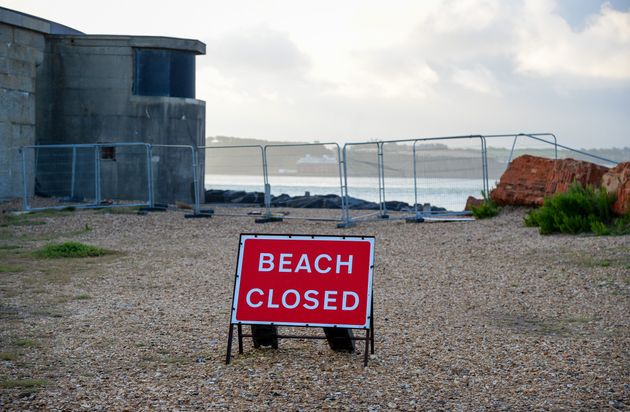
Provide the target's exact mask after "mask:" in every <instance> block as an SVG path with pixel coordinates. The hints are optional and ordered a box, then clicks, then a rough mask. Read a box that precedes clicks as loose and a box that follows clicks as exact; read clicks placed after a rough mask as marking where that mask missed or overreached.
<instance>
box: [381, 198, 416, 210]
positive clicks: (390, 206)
mask: <svg viewBox="0 0 630 412" xmlns="http://www.w3.org/2000/svg"><path fill="white" fill-rule="evenodd" d="M385 207H386V208H387V210H394V211H397V212H400V211H403V210H405V211H409V210H411V209H412V207H411V206H410V205H409V204H408V203H405V202H399V201H397V200H388V201H386V202H385Z"/></svg>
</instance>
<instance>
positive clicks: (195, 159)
mask: <svg viewBox="0 0 630 412" xmlns="http://www.w3.org/2000/svg"><path fill="white" fill-rule="evenodd" d="M190 151H191V153H192V172H193V191H194V192H195V193H194V199H193V200H194V202H195V211H194V213H195V215H199V214H200V211H199V209H200V206H199V197H200V196H201V193H200V190H199V171H200V169H199V160H198V157H197V150H196V148H195V147H193V146H190Z"/></svg>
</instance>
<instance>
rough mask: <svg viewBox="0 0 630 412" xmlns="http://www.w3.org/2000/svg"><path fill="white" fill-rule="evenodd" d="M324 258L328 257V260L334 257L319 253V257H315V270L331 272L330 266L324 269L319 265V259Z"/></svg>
mask: <svg viewBox="0 0 630 412" xmlns="http://www.w3.org/2000/svg"><path fill="white" fill-rule="evenodd" d="M322 259H326V260H327V261H329V262H330V261H332V258H331V257H330V256H328V255H319V256H317V258H315V270H316V271H318V272H319V273H328V272H330V267H328V268H327V269H326V270H323V269H322V268H321V267H320V266H319V261H320V260H322Z"/></svg>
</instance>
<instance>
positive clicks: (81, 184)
mask: <svg viewBox="0 0 630 412" xmlns="http://www.w3.org/2000/svg"><path fill="white" fill-rule="evenodd" d="M21 151H22V168H23V176H24V183H23V184H24V194H23V198H24V208H25V209H26V210H34V209H40V208H63V207H100V206H110V205H128V204H148V202H149V197H150V190H149V183H148V173H149V172H148V155H147V153H148V152H147V145H145V144H111V145H56V146H26V147H23V148H22V149H21Z"/></svg>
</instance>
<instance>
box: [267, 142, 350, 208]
mask: <svg viewBox="0 0 630 412" xmlns="http://www.w3.org/2000/svg"><path fill="white" fill-rule="evenodd" d="M340 155H341V151H340V149H339V146H338V145H337V144H328V143H312V144H283V145H267V146H266V148H265V157H266V163H267V179H268V183H269V188H270V194H271V199H270V206H271V208H272V210H277V209H281V208H286V207H291V208H296V209H295V210H291V212H290V215H287V216H286V217H289V218H291V217H296V218H306V219H308V218H317V217H319V213H317V211H316V210H315V209H322V208H323V209H327V208H332V209H341V169H340V163H339V159H340ZM289 197H292V199H290V198H289ZM285 213H286V212H285ZM339 215H341V210H340V211H339Z"/></svg>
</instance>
